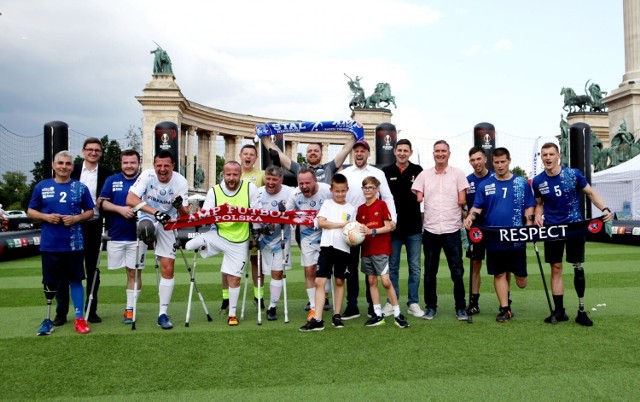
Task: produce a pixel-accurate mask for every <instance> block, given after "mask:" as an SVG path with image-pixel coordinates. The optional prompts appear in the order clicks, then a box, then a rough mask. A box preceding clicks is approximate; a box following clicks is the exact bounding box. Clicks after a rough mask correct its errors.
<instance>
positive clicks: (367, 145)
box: [353, 140, 371, 152]
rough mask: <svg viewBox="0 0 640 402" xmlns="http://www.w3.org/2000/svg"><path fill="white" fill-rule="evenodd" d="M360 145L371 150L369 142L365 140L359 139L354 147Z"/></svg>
mask: <svg viewBox="0 0 640 402" xmlns="http://www.w3.org/2000/svg"><path fill="white" fill-rule="evenodd" d="M358 146H360V147H364V148H365V149H366V150H367V151H369V152H371V147H369V144H368V143H367V141H365V140H361V141H357V142H356V143H355V144H353V148H354V149H355V148H356V147H358Z"/></svg>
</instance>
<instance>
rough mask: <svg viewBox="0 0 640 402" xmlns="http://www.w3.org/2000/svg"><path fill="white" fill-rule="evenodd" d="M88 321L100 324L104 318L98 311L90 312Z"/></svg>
mask: <svg viewBox="0 0 640 402" xmlns="http://www.w3.org/2000/svg"><path fill="white" fill-rule="evenodd" d="M87 321H89V322H90V323H92V324H98V323H101V322H102V318H100V316H99V315H98V314H96V313H89V317H88V318H87Z"/></svg>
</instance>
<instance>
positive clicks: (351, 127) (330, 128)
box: [256, 120, 364, 141]
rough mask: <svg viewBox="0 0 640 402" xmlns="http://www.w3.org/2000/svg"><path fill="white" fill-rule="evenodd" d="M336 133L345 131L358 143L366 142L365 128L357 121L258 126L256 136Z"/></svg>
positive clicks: (298, 122)
mask: <svg viewBox="0 0 640 402" xmlns="http://www.w3.org/2000/svg"><path fill="white" fill-rule="evenodd" d="M322 131H325V132H335V131H344V132H347V133H351V134H353V136H354V137H355V138H356V141H361V140H364V127H362V124H360V123H358V122H357V121H355V120H337V121H316V122H310V121H296V122H290V123H266V124H258V125H257V126H256V136H258V137H268V136H271V135H279V134H290V133H310V132H322Z"/></svg>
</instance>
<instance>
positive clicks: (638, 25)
mask: <svg viewBox="0 0 640 402" xmlns="http://www.w3.org/2000/svg"><path fill="white" fill-rule="evenodd" d="M623 15H624V71H625V74H624V76H623V77H622V81H623V82H626V81H634V80H640V2H638V1H637V0H624V1H623Z"/></svg>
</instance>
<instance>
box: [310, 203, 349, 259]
mask: <svg viewBox="0 0 640 402" xmlns="http://www.w3.org/2000/svg"><path fill="white" fill-rule="evenodd" d="M318 217H323V218H326V219H327V221H329V222H349V221H354V220H355V218H356V208H355V207H354V206H353V205H351V204H349V203H348V202H346V203H344V204H338V203H336V202H335V201H333V200H332V199H329V200H326V201H325V202H324V203H323V204H322V207H321V208H320V211H319V212H318ZM331 246H332V247H333V248H336V249H338V250H342V251H344V252H346V253H348V252H349V251H350V250H351V247H349V245H348V244H347V243H346V242H345V241H344V239H343V238H342V228H340V229H322V238H321V239H320V247H331Z"/></svg>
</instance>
